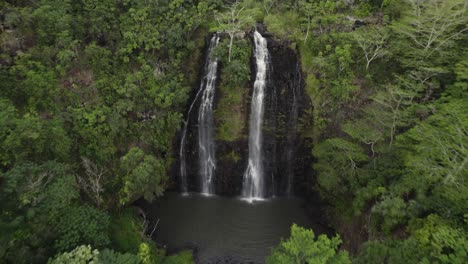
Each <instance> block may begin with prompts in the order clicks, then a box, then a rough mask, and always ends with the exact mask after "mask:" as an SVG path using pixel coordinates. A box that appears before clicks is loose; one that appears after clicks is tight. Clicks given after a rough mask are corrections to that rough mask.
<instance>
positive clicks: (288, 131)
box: [171, 32, 311, 196]
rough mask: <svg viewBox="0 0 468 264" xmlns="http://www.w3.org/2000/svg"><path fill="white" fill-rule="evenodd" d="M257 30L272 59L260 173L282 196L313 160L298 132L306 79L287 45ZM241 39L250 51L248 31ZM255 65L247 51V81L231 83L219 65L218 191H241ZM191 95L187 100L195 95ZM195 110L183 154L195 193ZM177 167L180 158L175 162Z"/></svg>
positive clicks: (291, 189) (216, 116) (216, 106)
mask: <svg viewBox="0 0 468 264" xmlns="http://www.w3.org/2000/svg"><path fill="white" fill-rule="evenodd" d="M261 33H262V34H263V35H264V37H266V38H267V41H268V50H269V52H270V59H271V63H270V68H269V70H268V73H269V78H268V80H269V81H268V82H267V87H266V90H265V91H266V94H265V99H264V100H265V101H264V105H265V112H264V122H263V142H262V144H263V155H264V176H265V181H266V185H267V188H268V194H269V195H284V194H289V193H294V192H295V191H298V189H300V188H299V186H297V184H296V182H299V180H298V179H299V178H300V177H304V175H306V172H307V171H308V170H309V167H310V164H311V161H310V154H309V153H306V152H304V145H305V144H304V140H303V139H302V138H301V137H300V135H299V133H298V131H297V130H298V124H299V120H300V118H301V116H302V114H303V112H304V110H305V109H306V108H307V107H308V106H309V103H308V101H307V100H306V99H305V96H304V80H303V78H302V73H301V67H300V61H299V59H298V58H299V56H298V54H297V52H296V51H295V50H294V49H292V48H291V47H290V45H289V43H287V42H283V41H280V40H276V39H274V37H273V36H271V35H269V34H268V33H265V32H261ZM244 40H248V43H250V49H251V50H252V43H251V42H252V36H251V34H246V35H245V37H244ZM251 54H252V53H251ZM205 55H206V54H205ZM255 67H256V64H255V58H254V56H253V55H251V56H250V75H251V76H250V81H247V82H245V83H243V84H242V85H237V86H232V85H229V84H228V83H227V82H226V79H225V76H226V65H223V63H220V68H219V76H218V80H217V84H216V93H215V104H214V112H215V114H214V125H215V128H214V129H215V134H216V136H215V145H216V173H215V179H214V190H215V193H216V194H219V195H227V196H235V195H239V194H240V193H241V190H242V181H243V175H244V171H245V169H246V167H247V161H248V149H249V146H248V138H249V116H250V104H251V96H252V92H253V81H254V80H255V74H256V68H255ZM200 75H202V73H201V74H200ZM197 89H199V87H197ZM195 94H196V92H194V93H193V96H192V98H191V100H190V102H189V104H191V103H192V101H193V100H194V99H195ZM199 104H200V102H195V105H194V109H198V107H199ZM197 114H198V111H192V113H191V116H190V118H189V120H190V121H189V124H188V131H187V141H186V152H185V153H186V157H187V158H186V161H187V175H188V177H187V183H188V189H189V190H190V191H196V192H198V191H200V183H199V176H198V175H199V165H198V142H197V138H198V135H197ZM186 120H187V118H186ZM178 143H179V144H180V142H178ZM178 147H179V146H178V145H177V146H176V148H177V149H178ZM299 153H300V154H301V155H299ZM176 157H177V156H176ZM177 166H179V162H175V167H177ZM171 174H172V175H171V176H172V178H173V179H175V180H176V182H177V183H178V184H180V179H179V178H180V175H179V170H178V168H174V169H173V170H172V172H171Z"/></svg>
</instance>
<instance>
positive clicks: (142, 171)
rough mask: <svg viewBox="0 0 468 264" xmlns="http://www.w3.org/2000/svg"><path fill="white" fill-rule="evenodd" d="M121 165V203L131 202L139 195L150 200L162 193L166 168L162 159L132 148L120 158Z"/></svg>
mask: <svg viewBox="0 0 468 264" xmlns="http://www.w3.org/2000/svg"><path fill="white" fill-rule="evenodd" d="M121 167H122V171H123V172H124V176H123V181H124V182H123V188H122V190H121V192H122V198H121V200H120V202H121V203H123V204H125V203H131V202H133V201H134V200H135V199H137V198H138V197H139V196H140V195H143V197H144V198H145V199H146V200H148V201H152V200H153V199H154V197H157V196H161V195H162V194H163V191H164V185H165V180H166V170H165V167H164V164H163V163H162V161H160V160H157V159H156V158H155V157H154V156H151V155H146V154H145V153H144V152H143V150H141V149H139V148H132V149H130V151H129V152H128V153H127V154H126V155H125V156H124V157H123V158H122V163H121Z"/></svg>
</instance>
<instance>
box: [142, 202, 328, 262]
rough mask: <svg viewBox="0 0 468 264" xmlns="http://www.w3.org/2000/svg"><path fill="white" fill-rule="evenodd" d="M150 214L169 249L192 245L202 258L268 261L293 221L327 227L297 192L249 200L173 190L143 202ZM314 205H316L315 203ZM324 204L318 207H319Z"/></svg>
mask: <svg viewBox="0 0 468 264" xmlns="http://www.w3.org/2000/svg"><path fill="white" fill-rule="evenodd" d="M140 206H141V207H142V208H143V209H144V210H145V211H146V214H147V215H148V217H149V218H150V219H151V220H152V221H154V222H157V221H158V219H159V222H158V226H157V229H156V230H155V232H154V234H153V238H154V239H155V240H156V242H157V243H158V244H162V245H165V246H166V247H167V249H168V251H169V252H171V251H172V252H173V251H176V250H180V249H186V248H191V249H195V250H196V259H197V263H202V264H209V263H220V264H221V263H264V262H265V258H266V257H267V256H268V255H269V254H270V252H271V249H272V248H273V247H275V246H276V245H278V243H279V242H280V240H281V238H287V237H289V233H290V227H291V225H292V224H293V223H296V224H298V225H300V226H303V227H307V228H312V229H313V230H314V232H315V233H316V234H317V233H324V232H326V231H327V230H326V229H325V228H324V227H323V226H321V225H320V224H319V223H320V222H321V221H320V219H317V221H316V220H314V219H313V218H311V217H310V215H316V216H320V212H313V213H312V214H311V212H310V210H311V209H310V207H308V210H307V213H306V209H305V202H304V200H303V199H301V198H297V197H278V198H272V199H269V200H266V201H253V202H252V203H249V202H247V201H244V200H241V199H236V198H227V197H220V196H203V195H199V194H189V195H181V194H178V193H167V194H166V195H165V196H164V197H162V198H160V199H158V200H157V201H156V202H154V203H152V204H141V203H140ZM312 210H314V209H312ZM317 210H318V209H317Z"/></svg>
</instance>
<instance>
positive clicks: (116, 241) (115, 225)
mask: <svg viewBox="0 0 468 264" xmlns="http://www.w3.org/2000/svg"><path fill="white" fill-rule="evenodd" d="M109 228H110V232H109V233H110V240H111V243H112V247H113V248H115V249H116V250H118V251H121V252H129V253H137V252H138V247H139V246H140V244H141V243H143V242H144V241H143V239H142V237H141V228H142V225H141V221H140V220H139V219H138V218H137V214H136V212H135V211H134V210H131V209H126V210H124V211H123V212H121V213H116V214H114V215H112V217H111V222H110V227H109Z"/></svg>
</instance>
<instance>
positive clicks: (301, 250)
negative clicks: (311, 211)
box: [267, 224, 351, 264]
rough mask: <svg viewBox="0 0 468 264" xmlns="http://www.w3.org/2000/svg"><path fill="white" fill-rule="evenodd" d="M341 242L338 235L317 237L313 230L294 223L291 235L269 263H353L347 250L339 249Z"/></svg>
mask: <svg viewBox="0 0 468 264" xmlns="http://www.w3.org/2000/svg"><path fill="white" fill-rule="evenodd" d="M340 244H341V239H340V237H339V236H338V235H337V236H335V237H333V238H331V239H330V238H328V237H327V236H326V235H320V236H318V237H315V234H314V232H313V231H312V230H308V229H305V228H303V227H299V226H297V225H295V224H294V225H292V227H291V237H290V238H289V239H288V240H285V241H282V242H281V243H280V245H279V246H278V247H277V248H275V249H274V250H273V252H272V254H271V256H269V257H268V259H267V263H271V264H283V263H284V264H286V263H308V264H319V263H322V264H325V263H351V261H350V259H349V256H348V253H347V252H345V251H338V246H339V245H340Z"/></svg>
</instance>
